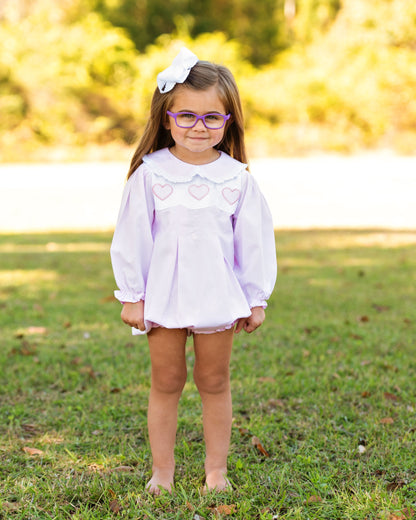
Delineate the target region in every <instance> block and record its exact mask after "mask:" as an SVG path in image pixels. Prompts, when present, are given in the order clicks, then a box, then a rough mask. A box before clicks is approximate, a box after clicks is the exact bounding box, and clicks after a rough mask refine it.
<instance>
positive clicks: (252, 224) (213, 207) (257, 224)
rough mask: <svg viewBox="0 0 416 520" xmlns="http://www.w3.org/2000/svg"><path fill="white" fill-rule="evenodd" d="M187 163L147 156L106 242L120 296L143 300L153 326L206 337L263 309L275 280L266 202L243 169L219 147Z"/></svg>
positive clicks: (166, 154)
mask: <svg viewBox="0 0 416 520" xmlns="http://www.w3.org/2000/svg"><path fill="white" fill-rule="evenodd" d="M220 154H221V155H220V157H219V158H218V159H217V160H216V161H214V162H211V163H209V164H204V165H198V166H197V165H193V164H188V163H185V162H183V161H181V160H180V159H178V158H176V157H175V156H174V155H173V154H172V153H171V152H170V151H169V149H168V148H164V149H162V150H158V151H157V152H154V153H152V154H148V155H146V156H145V157H144V158H143V164H142V165H141V166H140V167H139V168H138V169H137V170H136V171H135V172H134V173H133V175H132V176H131V177H130V178H129V180H128V181H127V184H126V186H125V189H124V193H123V197H122V202H121V207H120V213H119V217H118V221H117V225H116V229H115V232H114V237H113V242H112V245H111V260H112V264H113V270H114V275H115V279H116V283H117V286H118V290H116V291H115V293H114V294H115V296H116V298H117V299H118V300H119V301H121V302H137V301H139V300H144V302H145V304H144V320H145V326H146V330H145V331H144V332H142V331H140V330H138V329H133V334H134V335H136V334H144V333H146V332H148V331H149V330H150V329H151V328H152V327H154V326H162V327H166V328H187V329H189V330H191V331H193V332H197V333H211V332H216V331H219V330H224V329H226V328H230V327H231V326H232V325H233V323H235V321H236V320H238V319H239V318H242V317H248V316H250V314H251V311H250V309H251V308H252V307H256V306H263V307H266V305H267V304H266V300H267V299H268V298H269V296H270V294H271V292H272V290H273V287H274V284H275V280H276V269H277V268H276V250H275V241H274V232H273V224H272V218H271V214H270V211H269V208H268V206H267V203H266V201H265V199H264V197H263V195H262V194H261V192H260V190H259V188H258V185H257V183H256V181H255V180H254V178H253V177H252V175H251V174H250V173H249V172H248V171H247V169H246V165H245V164H243V163H241V162H239V161H237V160H235V159H233V158H231V157H230V156H229V155H227V154H226V153H224V152H220Z"/></svg>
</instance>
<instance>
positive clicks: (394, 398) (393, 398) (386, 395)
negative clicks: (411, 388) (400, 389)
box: [384, 392, 400, 401]
mask: <svg viewBox="0 0 416 520" xmlns="http://www.w3.org/2000/svg"><path fill="white" fill-rule="evenodd" d="M384 399H388V400H389V401H399V400H400V397H398V396H397V395H395V394H391V393H390V392H384Z"/></svg>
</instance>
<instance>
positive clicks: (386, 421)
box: [380, 417, 394, 424]
mask: <svg viewBox="0 0 416 520" xmlns="http://www.w3.org/2000/svg"><path fill="white" fill-rule="evenodd" d="M380 423H381V424H393V423H394V419H393V418H392V417H384V418H383V419H380Z"/></svg>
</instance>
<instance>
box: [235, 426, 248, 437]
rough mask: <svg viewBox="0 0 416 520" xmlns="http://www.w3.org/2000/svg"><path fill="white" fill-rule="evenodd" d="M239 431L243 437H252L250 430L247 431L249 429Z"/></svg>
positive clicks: (239, 429)
mask: <svg viewBox="0 0 416 520" xmlns="http://www.w3.org/2000/svg"><path fill="white" fill-rule="evenodd" d="M238 431H239V432H240V434H241V435H242V436H243V437H247V436H249V435H251V433H250V432H249V430H247V428H238Z"/></svg>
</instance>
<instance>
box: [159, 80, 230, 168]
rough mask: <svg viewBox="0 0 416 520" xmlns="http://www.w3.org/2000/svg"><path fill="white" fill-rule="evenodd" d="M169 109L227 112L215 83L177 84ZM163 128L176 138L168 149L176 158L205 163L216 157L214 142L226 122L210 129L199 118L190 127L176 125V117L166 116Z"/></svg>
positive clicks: (197, 112)
mask: <svg viewBox="0 0 416 520" xmlns="http://www.w3.org/2000/svg"><path fill="white" fill-rule="evenodd" d="M169 111H170V112H174V113H176V112H193V113H194V114H197V115H199V116H203V115H205V114H210V113H218V114H223V115H225V114H226V112H225V107H224V105H223V104H222V102H221V100H220V98H219V96H218V92H217V88H216V87H215V85H214V86H212V87H209V88H208V89H206V90H194V89H191V88H187V87H182V86H179V87H178V88H177V90H176V92H175V97H174V100H173V105H172V106H171V107H170V109H169ZM166 128H167V129H168V130H170V133H171V135H172V139H173V140H174V141H175V145H174V146H173V148H171V151H172V153H173V154H174V155H175V156H176V157H177V158H178V159H181V160H182V161H184V162H188V163H191V164H206V163H209V162H212V161H215V160H216V159H217V158H218V151H217V150H215V149H214V146H216V145H217V144H219V143H220V142H221V141H222V138H223V136H224V131H225V128H226V126H224V127H223V128H220V129H217V130H212V129H209V128H206V127H205V125H204V123H203V121H202V120H201V119H199V120H198V122H197V123H196V125H195V126H194V127H193V128H180V127H178V126H177V125H176V123H175V119H174V118H173V117H172V116H169V119H168V121H167V123H166Z"/></svg>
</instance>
